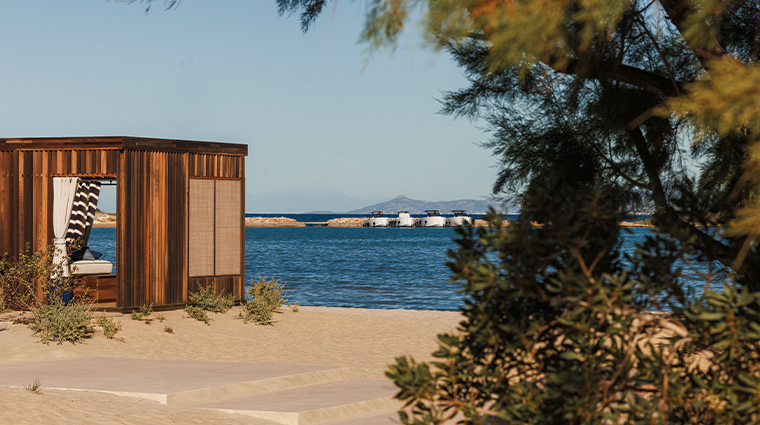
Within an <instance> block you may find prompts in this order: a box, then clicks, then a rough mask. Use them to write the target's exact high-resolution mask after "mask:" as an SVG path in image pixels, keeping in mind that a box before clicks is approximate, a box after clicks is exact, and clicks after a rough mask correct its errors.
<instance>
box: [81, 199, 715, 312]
mask: <svg viewBox="0 0 760 425" xmlns="http://www.w3.org/2000/svg"><path fill="white" fill-rule="evenodd" d="M257 215H258V214H257ZM272 215H273V216H278V217H279V216H287V215H286V214H272ZM290 216H291V217H293V218H296V219H297V220H298V221H327V220H328V218H325V217H326V216H325V215H318V216H314V215H311V216H307V215H299V214H291V215H290ZM345 216H347V215H345V214H340V215H336V216H330V218H333V217H345ZM630 230H631V232H632V233H630V234H627V235H626V236H625V238H624V241H623V246H622V249H621V251H622V252H624V253H629V254H632V253H633V251H634V249H635V243H636V242H642V241H643V240H644V238H645V237H646V236H647V235H648V234H650V232H649V230H648V229H641V228H634V229H630ZM454 237H455V232H454V230H453V229H450V228H363V227H359V228H354V227H348V228H346V227H247V228H246V229H245V272H246V276H247V279H246V280H247V281H250V280H252V279H258V277H259V276H261V277H263V278H266V279H272V278H274V279H279V280H280V282H281V283H284V284H285V288H286V289H288V291H289V292H288V298H289V300H290V302H295V301H298V302H299V303H300V304H301V305H310V306H326V307H362V308H376V309H396V308H404V309H415V310H458V309H459V308H460V307H461V306H462V305H463V301H462V295H461V294H459V293H458V289H459V285H457V284H452V283H448V281H449V277H450V275H451V273H450V271H449V269H448V268H447V267H446V265H445V263H446V261H448V257H447V256H446V252H447V250H449V249H456V245H455V244H454V242H453V240H452V239H453V238H454ZM89 245H90V248H91V249H93V250H96V251H99V252H101V253H103V257H102V259H105V260H108V261H111V262H115V258H116V229H114V228H94V229H92V234H91V237H90V243H89ZM117 267H118V265H116V264H115V268H117ZM700 285H701V284H700V283H699V280H698V279H695V280H694V286H695V290H696V291H697V293H701V290H702V289H701V288H698V286H700Z"/></svg>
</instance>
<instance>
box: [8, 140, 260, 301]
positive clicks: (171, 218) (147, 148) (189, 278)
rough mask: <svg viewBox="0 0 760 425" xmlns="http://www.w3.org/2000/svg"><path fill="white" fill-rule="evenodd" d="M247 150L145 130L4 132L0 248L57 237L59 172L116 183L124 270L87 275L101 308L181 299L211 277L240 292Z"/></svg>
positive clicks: (221, 287)
mask: <svg viewBox="0 0 760 425" xmlns="http://www.w3.org/2000/svg"><path fill="white" fill-rule="evenodd" d="M247 154H248V146H247V145H242V144H230V143H212V142H198V141H184V140H166V139H150V138H139V137H65V138H30V139H0V255H2V254H3V253H8V254H10V255H11V256H14V255H16V254H17V253H18V252H20V251H22V250H23V249H24V247H25V245H26V244H27V243H29V244H31V246H33V247H34V249H40V248H41V247H42V246H43V245H47V244H50V243H51V241H52V239H53V235H54V231H53V179H54V177H78V178H80V179H82V180H87V181H115V182H116V185H117V189H116V193H117V195H116V198H117V199H116V202H117V212H116V213H117V220H116V251H117V253H116V257H117V258H116V259H115V260H116V265H117V270H116V274H115V275H100V276H97V275H96V276H88V277H85V279H84V282H85V284H86V285H87V286H88V287H89V288H90V292H89V293H90V295H91V296H93V298H94V299H95V300H96V302H98V303H100V306H101V307H112V308H113V307H115V308H116V309H132V308H135V307H139V306H141V305H143V304H150V303H153V305H154V306H156V307H170V306H181V305H183V304H185V303H186V302H187V300H188V292H195V291H197V290H198V287H199V285H204V286H205V285H208V284H211V283H214V285H215V287H216V290H217V292H218V293H231V294H233V295H234V296H235V298H236V299H240V298H241V297H242V296H243V286H244V275H245V265H244V264H245V263H244V233H245V231H244V230H245V228H244V220H245V213H244V207H245V156H246V155H247ZM40 241H42V242H40Z"/></svg>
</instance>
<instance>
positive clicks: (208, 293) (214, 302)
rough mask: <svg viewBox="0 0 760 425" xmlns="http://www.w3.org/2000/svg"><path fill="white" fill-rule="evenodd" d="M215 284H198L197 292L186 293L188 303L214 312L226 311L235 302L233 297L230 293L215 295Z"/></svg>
mask: <svg viewBox="0 0 760 425" xmlns="http://www.w3.org/2000/svg"><path fill="white" fill-rule="evenodd" d="M215 292H216V287H215V285H213V284H212V285H206V286H205V287H204V286H203V285H201V284H199V285H198V292H191V293H190V294H188V297H189V298H190V304H192V305H194V306H196V307H200V308H202V309H203V310H206V311H211V312H214V313H226V312H227V311H229V309H231V308H232V306H233V305H234V304H235V298H234V297H233V295H232V294H227V295H224V294H220V295H216V294H215Z"/></svg>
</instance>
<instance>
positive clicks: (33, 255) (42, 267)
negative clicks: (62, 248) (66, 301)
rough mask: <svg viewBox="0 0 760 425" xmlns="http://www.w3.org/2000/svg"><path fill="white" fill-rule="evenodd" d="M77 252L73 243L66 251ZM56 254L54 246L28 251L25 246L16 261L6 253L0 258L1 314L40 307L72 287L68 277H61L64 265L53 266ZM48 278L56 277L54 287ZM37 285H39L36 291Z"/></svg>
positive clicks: (28, 246)
mask: <svg viewBox="0 0 760 425" xmlns="http://www.w3.org/2000/svg"><path fill="white" fill-rule="evenodd" d="M41 243H42V242H41ZM76 249H78V244H76V243H74V244H72V246H71V247H70V248H69V251H72V252H73V250H76ZM55 252H56V248H55V246H54V245H47V246H46V247H45V248H44V249H41V250H39V251H36V252H31V245H30V244H28V243H27V244H26V247H25V249H24V251H22V252H19V253H18V255H17V257H16V259H15V261H11V260H9V258H8V254H5V255H4V256H2V257H0V311H4V310H6V309H15V310H31V309H33V308H35V307H38V306H39V305H41V304H43V303H44V302H45V299H46V298H50V299H52V298H57V297H59V296H60V294H61V293H62V292H64V291H70V290H71V289H72V288H73V287H74V281H73V279H72V277H71V276H68V277H63V266H62V265H60V264H54V263H53V257H54V254H55ZM51 276H58V279H57V281H56V284H55V285H53V284H51V283H50V277H51ZM38 284H40V285H41V288H40V290H39V291H38V290H37V285H38ZM40 294H41V295H42V298H40V297H39V295H40Z"/></svg>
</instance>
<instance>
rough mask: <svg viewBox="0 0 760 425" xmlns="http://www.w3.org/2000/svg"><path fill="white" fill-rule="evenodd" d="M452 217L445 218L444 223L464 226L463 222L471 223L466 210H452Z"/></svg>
mask: <svg viewBox="0 0 760 425" xmlns="http://www.w3.org/2000/svg"><path fill="white" fill-rule="evenodd" d="M451 212H453V213H454V217H449V218H447V219H446V225H447V226H449V227H457V226H464V225H465V223H470V225H472V217H470V216H469V215H467V210H452V211H451Z"/></svg>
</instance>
